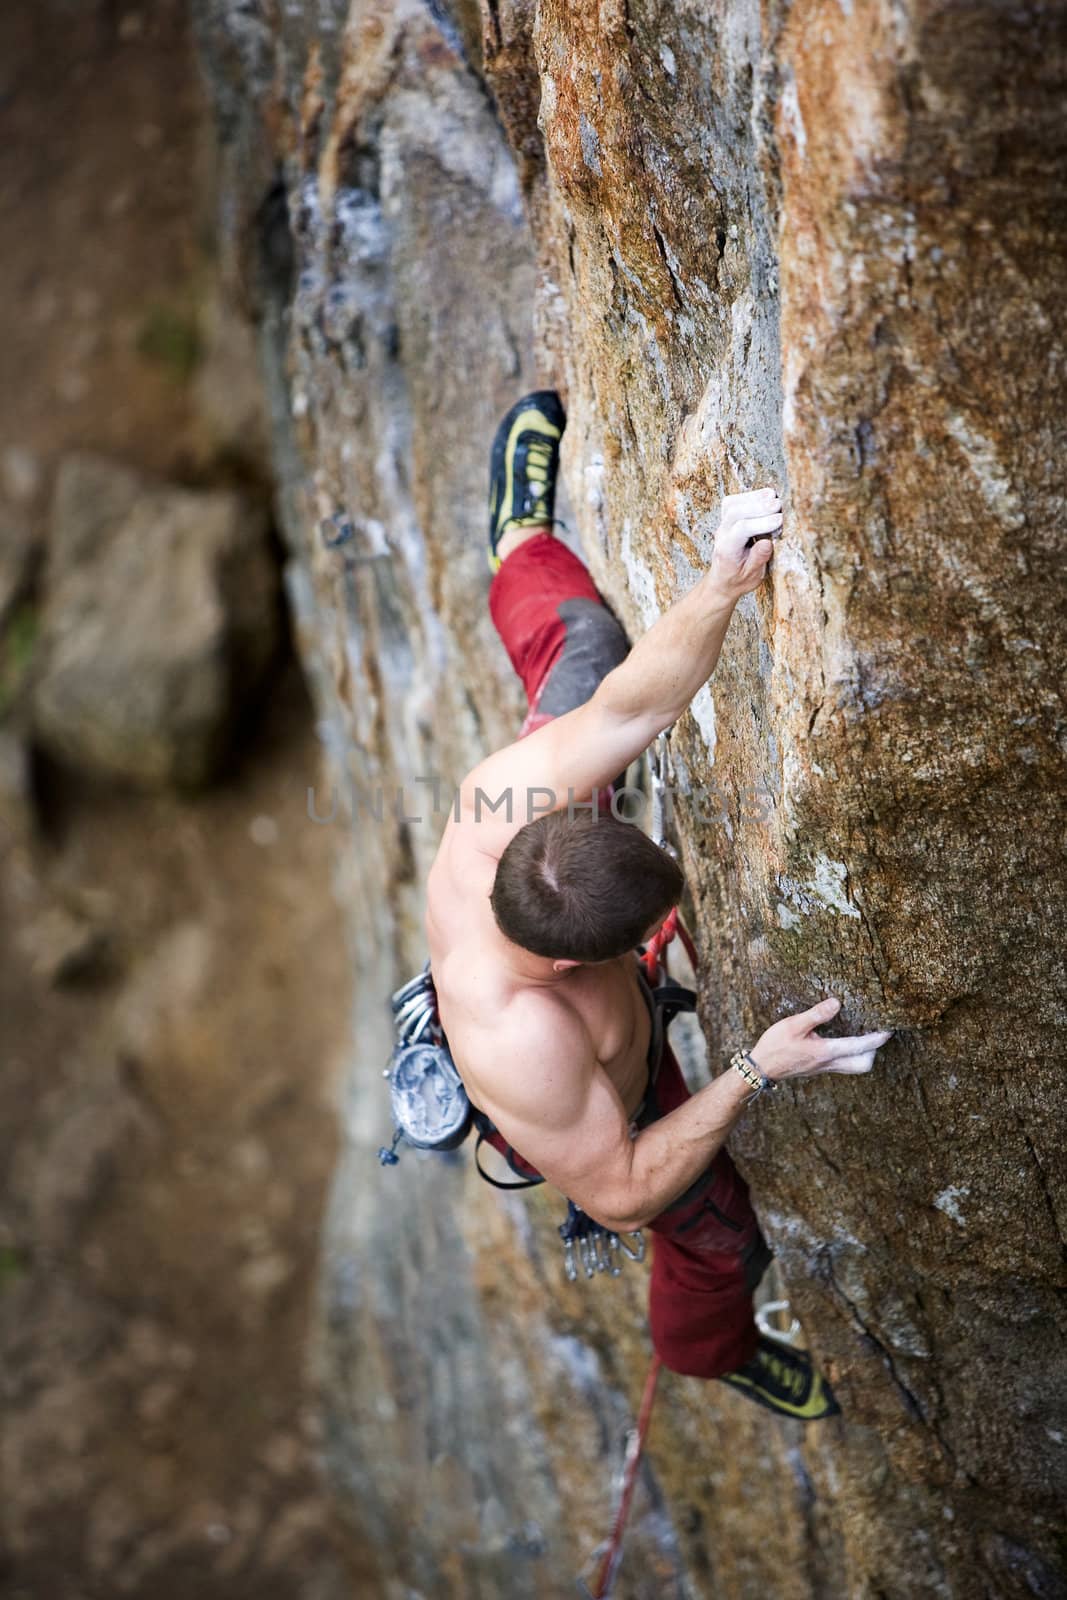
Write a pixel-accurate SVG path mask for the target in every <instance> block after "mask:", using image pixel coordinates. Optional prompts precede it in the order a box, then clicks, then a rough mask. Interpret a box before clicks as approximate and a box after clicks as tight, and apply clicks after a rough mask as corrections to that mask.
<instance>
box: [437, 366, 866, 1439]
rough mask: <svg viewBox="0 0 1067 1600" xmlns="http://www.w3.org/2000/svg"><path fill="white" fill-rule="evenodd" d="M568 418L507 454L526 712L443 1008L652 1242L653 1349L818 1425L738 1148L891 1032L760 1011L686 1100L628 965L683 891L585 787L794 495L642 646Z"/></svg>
mask: <svg viewBox="0 0 1067 1600" xmlns="http://www.w3.org/2000/svg"><path fill="white" fill-rule="evenodd" d="M565 420H566V419H565V416H564V411H563V407H562V405H561V403H560V400H559V397H558V395H556V394H555V393H553V392H551V391H540V392H538V393H535V394H530V395H527V396H526V397H525V398H524V399H522V400H520V401H519V402H518V404H517V405H515V406H514V407H512V409H511V411H510V412H509V413H508V414H507V416H506V417H505V418H504V420H503V422H502V423H501V425H500V428H499V430H498V432H497V435H496V438H495V441H494V445H493V451H492V458H491V467H490V477H491V482H490V532H489V563H490V568H491V569H492V571H493V572H494V573H495V577H494V579H493V583H492V586H491V588H490V593H489V607H490V612H491V614H492V617H493V621H494V623H495V625H496V627H497V630H498V631H499V633H500V636H501V638H502V639H503V641H504V645H505V647H506V649H507V651H508V654H509V656H510V658H511V661H512V664H513V666H514V667H515V670H516V671H517V672H518V674H519V675H520V677H521V678H522V681H523V684H524V686H525V689H526V692H527V696H528V699H529V706H530V711H529V714H528V716H527V718H526V721H525V723H524V724H523V728H522V730H521V732H520V735H519V739H518V742H516V743H515V744H510V745H508V746H507V748H506V749H504V750H500V751H498V752H497V753H496V754H495V755H492V756H490V757H489V758H488V759H487V760H485V761H483V762H481V763H480V765H479V766H477V767H475V768H474V770H473V771H472V772H470V773H468V775H467V777H466V778H465V780H464V782H463V784H462V786H461V789H460V796H459V804H458V806H456V807H453V810H452V815H451V816H450V819H449V822H448V824H447V826H446V828H445V831H444V835H443V837H442V840H441V844H440V848H439V849H438V852H437V856H436V858H435V860H434V864H433V867H432V870H431V872H430V877H429V883H428V903H427V910H426V932H427V936H428V940H429V950H430V962H431V969H432V972H433V978H434V983H435V986H436V990H437V1002H438V1014H439V1017H440V1021H441V1024H442V1026H443V1028H444V1032H445V1035H446V1037H447V1039H448V1044H449V1048H450V1050H451V1053H452V1057H453V1059H454V1061H455V1063H456V1067H457V1069H458V1071H459V1073H460V1076H461V1077H462V1079H463V1082H464V1085H465V1087H466V1089H467V1092H468V1094H469V1096H470V1099H471V1101H472V1103H473V1105H475V1106H476V1107H478V1108H479V1109H480V1111H481V1112H483V1113H484V1114H485V1116H486V1117H487V1118H488V1119H489V1120H490V1122H491V1124H492V1127H493V1129H494V1130H495V1131H494V1132H493V1133H492V1135H491V1142H492V1143H493V1144H494V1145H495V1147H496V1148H497V1149H499V1150H501V1151H502V1152H504V1153H505V1154H506V1155H507V1157H508V1159H509V1162H510V1164H511V1165H512V1167H513V1168H514V1170H515V1171H516V1172H518V1173H520V1174H533V1175H535V1176H536V1174H537V1173H540V1174H542V1175H543V1176H544V1177H545V1178H546V1179H547V1180H548V1181H549V1182H550V1183H552V1184H553V1185H554V1186H555V1187H556V1188H558V1189H560V1190H562V1192H563V1193H564V1194H565V1195H566V1196H567V1197H568V1198H569V1199H571V1200H572V1201H574V1202H575V1204H576V1205H578V1206H580V1207H581V1209H582V1210H583V1211H585V1212H586V1213H587V1214H588V1216H590V1217H592V1218H594V1219H595V1220H596V1221H597V1222H599V1223H601V1224H603V1225H604V1226H605V1227H607V1228H609V1229H611V1230H612V1231H615V1232H619V1233H622V1232H629V1231H632V1230H634V1229H637V1228H648V1229H650V1230H651V1231H652V1233H653V1234H654V1236H655V1249H654V1259H653V1265H652V1278H651V1288H650V1295H649V1322H650V1328H651V1334H652V1340H653V1344H654V1347H655V1349H656V1352H657V1354H658V1355H659V1357H660V1359H661V1360H662V1362H663V1364H664V1365H665V1366H666V1367H668V1368H669V1369H670V1370H673V1371H675V1372H680V1373H685V1374H689V1375H691V1376H697V1377H702V1378H720V1379H722V1380H724V1381H725V1382H726V1383H728V1384H730V1385H731V1386H733V1387H734V1388H735V1389H736V1390H738V1391H739V1392H741V1393H743V1394H746V1395H748V1396H749V1397H750V1398H751V1399H753V1400H756V1401H758V1402H759V1403H760V1404H762V1405H765V1406H768V1407H770V1408H771V1409H772V1410H775V1411H778V1412H780V1413H781V1414H783V1415H786V1416H791V1417H799V1418H801V1419H804V1420H807V1421H814V1420H816V1419H817V1418H819V1417H825V1416H830V1415H832V1414H833V1413H834V1412H836V1411H837V1410H838V1409H839V1408H838V1406H837V1403H836V1401H835V1400H834V1398H833V1395H832V1394H831V1392H830V1389H829V1386H828V1384H827V1383H826V1382H825V1380H824V1379H823V1378H822V1377H821V1376H820V1374H819V1373H818V1372H817V1371H816V1370H815V1368H814V1367H813V1366H812V1363H811V1360H810V1358H809V1357H808V1356H807V1355H806V1354H805V1353H804V1352H803V1351H800V1350H795V1349H793V1348H792V1346H790V1345H788V1344H786V1343H785V1342H784V1341H782V1340H779V1339H775V1338H773V1337H768V1336H767V1335H765V1334H763V1333H760V1332H759V1330H758V1329H757V1327H756V1324H755V1320H754V1317H753V1311H752V1291H753V1290H754V1288H755V1287H756V1284H757V1283H758V1281H759V1278H760V1276H761V1275H762V1272H763V1270H764V1268H765V1267H766V1265H767V1262H768V1260H769V1259H770V1252H769V1250H768V1248H767V1246H766V1243H765V1242H764V1240H763V1238H762V1235H761V1234H760V1230H759V1226H758V1224H757V1221H756V1217H755V1215H754V1213H753V1211H752V1207H751V1205H750V1203H749V1198H748V1188H747V1185H746V1184H745V1182H744V1179H743V1178H742V1177H741V1176H740V1174H739V1173H738V1172H737V1170H736V1169H735V1167H734V1165H733V1162H732V1161H731V1159H730V1156H729V1154H728V1153H727V1151H726V1148H725V1141H726V1139H727V1137H728V1135H729V1133H730V1131H731V1129H732V1128H733V1127H734V1124H735V1123H736V1122H737V1121H738V1119H739V1117H740V1116H741V1114H742V1113H743V1111H744V1110H745V1107H746V1106H747V1105H748V1103H749V1101H750V1100H752V1099H753V1098H755V1096H756V1095H757V1094H758V1093H759V1092H760V1091H761V1089H762V1088H763V1087H764V1085H763V1084H762V1083H761V1078H762V1079H765V1080H767V1084H768V1086H769V1085H773V1084H776V1083H779V1082H781V1081H782V1079H785V1078H807V1077H815V1076H817V1075H818V1074H820V1073H824V1072H845V1073H857V1072H869V1071H870V1070H871V1067H872V1066H873V1064H874V1056H875V1052H876V1051H877V1050H878V1048H879V1047H880V1046H881V1045H883V1044H884V1043H885V1042H886V1040H887V1039H888V1038H889V1037H890V1035H889V1033H867V1034H863V1035H861V1036H859V1037H854V1038H834V1039H829V1038H823V1037H822V1036H821V1035H820V1034H819V1032H818V1031H817V1030H818V1027H819V1025H820V1024H823V1023H828V1022H830V1020H831V1019H832V1018H833V1017H834V1015H835V1014H836V1012H837V1010H838V1001H837V1000H836V999H833V998H826V999H823V1000H820V1001H819V1003H818V1004H817V1005H814V1006H812V1007H811V1008H810V1009H809V1010H807V1011H802V1012H800V1013H799V1014H798V1015H797V1016H792V1017H785V1018H783V1020H782V1021H780V1022H776V1023H774V1025H773V1026H772V1027H769V1028H768V1029H767V1030H766V1032H764V1033H763V1034H762V1035H761V1036H760V1037H759V1038H758V1039H757V1040H756V1042H755V1044H753V1045H752V1047H751V1049H750V1050H749V1051H748V1052H747V1055H748V1061H747V1063H746V1064H745V1065H746V1066H747V1069H748V1070H747V1074H746V1075H743V1073H742V1068H741V1067H738V1068H737V1069H736V1070H735V1069H734V1067H733V1066H731V1067H730V1068H728V1069H727V1070H726V1071H725V1072H723V1073H722V1074H720V1076H718V1077H717V1078H715V1079H713V1081H712V1082H711V1083H709V1084H708V1085H707V1086H706V1087H705V1088H703V1089H701V1090H700V1091H699V1092H698V1093H697V1094H694V1095H690V1094H689V1091H688V1089H687V1088H686V1085H685V1082H684V1080H683V1078H682V1075H681V1072H680V1070H679V1068H678V1064H677V1062H676V1061H675V1059H674V1057H673V1055H672V1053H671V1051H670V1048H669V1046H667V1045H666V1044H665V1043H663V1044H662V1045H660V1044H659V1042H658V1041H657V1046H656V1047H655V1048H654V1047H653V1045H652V1016H653V1015H654V1007H652V1008H651V1009H650V1000H649V992H648V989H647V986H646V985H645V983H644V980H643V976H642V969H641V968H640V963H639V962H638V960H637V956H636V951H637V948H638V946H640V945H641V944H642V943H643V942H645V941H646V940H647V939H649V938H650V937H651V936H652V934H653V933H654V932H655V931H656V930H657V929H658V928H659V926H660V925H661V923H662V922H663V920H664V918H665V917H666V915H667V914H668V913H669V911H670V910H671V908H672V907H673V906H674V905H676V903H677V902H678V900H679V898H680V897H681V894H682V889H683V879H682V875H681V872H680V871H679V869H678V866H677V864H676V862H675V861H674V860H673V859H672V857H671V856H670V855H668V854H667V852H665V851H664V850H662V849H661V848H660V847H659V846H658V845H656V844H655V843H654V842H653V841H652V840H651V839H649V838H648V837H647V835H646V834H644V833H643V832H642V830H641V829H640V828H638V827H636V826H634V825H633V824H632V823H629V822H623V821H619V820H616V818H615V817H613V816H612V815H610V813H609V812H605V811H604V810H603V806H602V802H601V803H600V804H598V803H597V801H596V800H595V799H594V800H593V803H592V804H589V802H590V800H591V797H593V795H594V791H604V792H607V793H608V794H610V792H611V791H610V785H611V784H612V782H613V781H617V780H618V775H619V774H620V773H625V771H626V768H627V767H628V765H629V764H630V762H631V761H633V760H634V759H635V758H636V757H637V756H639V755H640V754H641V753H642V751H644V750H645V749H647V748H648V746H649V745H650V744H651V743H652V742H653V740H654V739H655V738H656V736H657V734H659V733H660V732H661V731H662V730H663V729H665V728H669V727H670V726H671V725H672V723H674V722H676V721H677V720H678V718H679V717H680V716H681V715H682V712H683V711H685V709H686V707H687V706H688V705H689V703H690V701H691V700H692V699H693V697H694V695H695V694H696V693H697V691H698V690H699V689H700V688H701V687H702V685H703V684H704V683H706V682H707V680H708V678H709V677H710V676H711V674H712V672H713V671H714V669H715V664H716V662H717V661H718V658H719V651H720V649H721V648H722V642H723V638H724V637H725V634H726V630H727V628H728V627H729V624H730V618H731V616H732V614H733V610H734V607H735V605H736V604H737V602H738V600H740V598H741V596H742V595H744V594H748V593H750V591H752V590H753V589H756V588H758V586H759V584H760V583H761V581H762V579H763V575H764V572H765V570H766V568H767V564H768V562H769V561H770V559H771V556H772V553H773V549H774V545H773V540H774V539H775V538H776V537H778V536H779V534H780V532H781V527H782V511H781V502H780V500H779V498H778V495H777V493H776V492H775V490H774V489H770V488H766V489H758V490H754V491H752V492H750V493H747V494H737V495H730V496H728V497H727V498H726V500H725V502H724V505H723V514H722V525H721V527H720V528H719V531H718V533H717V534H716V536H715V543H714V549H713V552H712V558H711V564H710V566H709V568H708V570H707V572H706V573H705V574H704V575H703V577H702V578H701V579H700V580H699V582H697V583H696V584H695V585H694V587H693V588H692V589H691V590H690V591H689V593H688V594H687V595H685V597H684V598H683V599H681V600H679V601H678V602H677V603H676V604H675V605H673V606H672V607H671V608H670V610H669V611H667V612H666V613H665V614H664V615H663V616H662V617H661V618H660V619H659V620H658V621H657V622H656V623H655V624H654V626H653V627H651V628H650V629H649V630H648V632H647V633H646V634H645V635H644V637H643V638H642V639H640V640H639V642H638V643H637V644H636V645H635V646H634V648H633V649H632V650H631V649H629V646H628V643H627V640H626V637H625V635H624V634H623V632H622V629H621V628H620V626H619V624H618V622H617V621H616V619H615V617H614V616H613V615H612V613H611V612H610V611H609V610H608V608H607V607H606V605H605V604H604V602H603V601H602V599H601V597H600V595H599V594H598V592H597V590H596V589H595V588H594V586H593V583H592V580H591V579H590V577H589V574H588V572H587V571H586V569H585V567H584V566H583V565H582V563H581V562H580V561H579V560H578V559H577V558H576V557H575V556H574V555H572V554H571V552H570V551H569V550H568V549H567V548H566V546H565V545H564V544H562V543H561V542H560V541H559V540H558V539H556V538H555V537H554V535H553V533H552V526H553V510H554V496H555V482H556V473H557V468H558V463H559V444H560V438H561V436H562V433H563V428H564V425H565ZM750 541H754V542H753V543H751V544H750ZM508 794H509V795H510V800H511V803H510V805H508V804H506V803H504V804H502V803H501V796H505V795H508ZM582 802H586V804H585V806H584V807H583V806H582ZM493 807H495V809H493ZM549 807H552V808H553V809H551V810H549V809H548V808H549ZM657 1057H658V1059H657ZM753 1068H754V1069H755V1070H752V1069H753Z"/></svg>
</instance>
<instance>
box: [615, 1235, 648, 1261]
mask: <svg viewBox="0 0 1067 1600" xmlns="http://www.w3.org/2000/svg"><path fill="white" fill-rule="evenodd" d="M630 1237H631V1239H632V1240H633V1241H634V1244H633V1249H631V1248H630V1246H629V1245H628V1244H627V1243H626V1240H625V1239H622V1238H620V1239H619V1249H620V1250H621V1251H622V1253H623V1255H626V1256H629V1258H630V1260H631V1261H643V1260H644V1259H645V1236H644V1234H643V1233H642V1231H641V1229H640V1228H635V1229H634V1231H633V1233H632V1234H631V1235H630Z"/></svg>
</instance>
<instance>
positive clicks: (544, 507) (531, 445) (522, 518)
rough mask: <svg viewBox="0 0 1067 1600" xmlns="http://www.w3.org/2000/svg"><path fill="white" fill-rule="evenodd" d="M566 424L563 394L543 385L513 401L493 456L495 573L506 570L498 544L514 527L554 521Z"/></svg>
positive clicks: (491, 542) (491, 513)
mask: <svg viewBox="0 0 1067 1600" xmlns="http://www.w3.org/2000/svg"><path fill="white" fill-rule="evenodd" d="M566 425H567V414H566V412H565V411H564V409H563V406H562V405H561V403H560V398H559V395H558V394H556V392H555V390H554V389H539V390H537V392H536V393H534V394H528V395H524V396H523V398H522V399H521V400H520V401H518V403H517V404H516V405H513V406H512V408H511V410H510V411H509V412H508V414H507V416H506V417H505V418H504V420H503V422H502V423H501V424H500V426H499V428H498V429H497V430H496V437H495V438H494V440H493V453H492V455H491V456H490V458H489V570H490V572H499V571H500V557H499V556H498V555H497V546H498V545H499V543H500V541H501V539H502V538H503V537H504V535H505V533H507V531H508V530H509V528H536V527H537V526H538V525H539V524H541V523H547V524H551V522H552V513H553V509H554V507H555V502H556V473H557V471H558V469H559V441H560V439H561V438H562V436H563V430H564V428H565V427H566Z"/></svg>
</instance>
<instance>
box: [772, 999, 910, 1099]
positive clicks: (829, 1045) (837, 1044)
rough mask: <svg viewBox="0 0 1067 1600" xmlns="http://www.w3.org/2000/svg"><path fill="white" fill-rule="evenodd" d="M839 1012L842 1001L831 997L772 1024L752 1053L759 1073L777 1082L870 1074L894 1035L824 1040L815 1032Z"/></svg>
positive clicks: (879, 1034) (873, 1034)
mask: <svg viewBox="0 0 1067 1600" xmlns="http://www.w3.org/2000/svg"><path fill="white" fill-rule="evenodd" d="M839 1009H840V1001H839V1000H837V999H836V998H833V997H831V998H829V999H826V1000H820V1001H819V1004H818V1005H815V1006H811V1007H809V1009H808V1010H807V1011H800V1012H798V1013H797V1015H796V1016H793V1017H783V1018H782V1020H781V1022H775V1023H773V1024H772V1025H771V1027H769V1028H768V1029H767V1031H766V1032H765V1033H764V1034H762V1035H761V1037H760V1038H759V1040H758V1041H757V1042H756V1044H755V1045H754V1046H753V1049H752V1051H751V1052H750V1054H751V1056H752V1059H753V1060H754V1061H755V1063H756V1065H757V1066H758V1067H759V1069H760V1071H761V1072H764V1073H766V1075H767V1077H768V1078H772V1079H774V1080H776V1081H778V1082H780V1081H781V1080H782V1079H783V1078H812V1077H817V1076H818V1075H819V1074H820V1073H823V1072H847V1073H855V1072H869V1071H870V1070H871V1068H872V1067H873V1065H874V1057H875V1053H876V1052H877V1051H878V1050H880V1049H881V1047H882V1045H884V1044H885V1043H886V1041H887V1040H888V1039H890V1038H891V1037H892V1034H891V1033H887V1032H885V1031H884V1030H883V1031H879V1032H878V1033H863V1034H856V1035H854V1036H852V1037H851V1038H841V1039H824V1038H823V1037H822V1036H821V1035H820V1034H818V1033H817V1032H816V1031H815V1030H816V1029H817V1028H818V1027H819V1026H820V1025H821V1024H823V1023H827V1022H830V1021H831V1020H832V1019H833V1017H834V1016H835V1015H836V1014H837V1012H838V1010H839Z"/></svg>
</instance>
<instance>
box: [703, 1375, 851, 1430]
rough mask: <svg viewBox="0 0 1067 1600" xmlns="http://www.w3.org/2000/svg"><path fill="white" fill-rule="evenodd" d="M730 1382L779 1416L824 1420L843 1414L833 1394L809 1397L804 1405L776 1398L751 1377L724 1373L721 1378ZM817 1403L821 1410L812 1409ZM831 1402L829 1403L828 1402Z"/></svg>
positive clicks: (814, 1420) (804, 1419)
mask: <svg viewBox="0 0 1067 1600" xmlns="http://www.w3.org/2000/svg"><path fill="white" fill-rule="evenodd" d="M719 1381H720V1382H721V1383H725V1384H728V1385H729V1387H730V1388H731V1389H738V1390H740V1392H741V1393H742V1394H743V1395H745V1396H746V1398H747V1399H749V1400H754V1401H755V1402H756V1404H757V1405H758V1406H763V1407H764V1408H765V1409H766V1410H767V1411H773V1412H775V1413H776V1415H778V1416H779V1417H793V1418H795V1419H796V1420H797V1421H798V1422H822V1420H823V1418H824V1417H837V1416H840V1415H841V1407H840V1406H839V1405H838V1403H837V1401H836V1400H835V1399H834V1397H833V1395H831V1394H827V1393H826V1392H825V1390H824V1391H823V1393H821V1394H818V1395H816V1396H811V1397H809V1398H808V1399H807V1400H806V1401H805V1402H804V1404H803V1405H802V1406H797V1405H792V1404H791V1403H790V1402H789V1401H788V1400H776V1399H774V1397H773V1396H771V1395H769V1394H768V1393H767V1392H766V1390H765V1389H761V1388H760V1386H759V1384H758V1383H753V1382H752V1380H751V1378H742V1377H741V1376H740V1375H738V1374H737V1373H724V1374H723V1376H722V1377H721V1378H720V1380H719ZM813 1400H814V1401H815V1403H816V1404H817V1405H818V1406H819V1407H820V1409H819V1410H812V1409H811V1406H812V1403H813ZM827 1402H829V1403H827Z"/></svg>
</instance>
